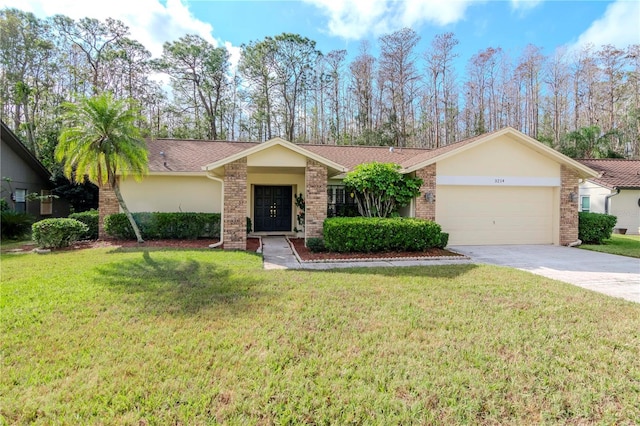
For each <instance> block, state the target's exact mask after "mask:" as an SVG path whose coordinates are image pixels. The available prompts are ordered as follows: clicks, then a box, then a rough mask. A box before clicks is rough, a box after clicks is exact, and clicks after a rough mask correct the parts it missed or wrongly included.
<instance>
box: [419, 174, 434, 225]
mask: <svg viewBox="0 0 640 426" xmlns="http://www.w3.org/2000/svg"><path fill="white" fill-rule="evenodd" d="M416 177H419V178H420V179H422V186H421V187H420V195H418V198H416V217H417V218H420V219H429V220H433V221H435V220H436V165H435V163H434V164H430V165H428V166H427V167H423V168H422V169H419V170H416ZM427 192H431V193H432V194H433V202H431V203H430V202H428V201H427V200H426V199H425V196H424V194H426V193H427Z"/></svg>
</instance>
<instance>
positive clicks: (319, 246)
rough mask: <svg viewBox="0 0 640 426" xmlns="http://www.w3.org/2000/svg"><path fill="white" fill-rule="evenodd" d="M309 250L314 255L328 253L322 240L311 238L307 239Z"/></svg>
mask: <svg viewBox="0 0 640 426" xmlns="http://www.w3.org/2000/svg"><path fill="white" fill-rule="evenodd" d="M307 248H308V249H309V250H311V251H312V252H313V253H322V252H324V251H327V248H326V247H325V246H324V240H323V239H322V238H309V239H307Z"/></svg>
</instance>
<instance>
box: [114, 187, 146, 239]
mask: <svg viewBox="0 0 640 426" xmlns="http://www.w3.org/2000/svg"><path fill="white" fill-rule="evenodd" d="M113 192H115V194H116V198H117V199H118V204H120V208H121V209H122V211H123V212H124V214H125V215H126V216H127V219H129V223H130V224H131V228H133V232H134V233H135V234H136V239H137V240H138V243H144V240H143V239H142V234H140V229H139V228H138V224H137V223H136V221H135V220H133V215H132V214H131V212H130V211H129V208H128V207H127V205H126V203H125V202H124V198H122V194H121V193H120V185H118V184H115V185H113Z"/></svg>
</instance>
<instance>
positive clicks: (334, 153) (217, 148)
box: [147, 134, 487, 172]
mask: <svg viewBox="0 0 640 426" xmlns="http://www.w3.org/2000/svg"><path fill="white" fill-rule="evenodd" d="M485 136H487V135H486V134H485V135H481V136H475V137H473V138H469V139H465V140H463V141H460V142H456V143H453V144H450V145H447V146H444V147H441V148H437V149H427V148H397V147H394V149H393V150H390V149H389V147H385V146H361V145H357V146H354V145H314V144H299V145H298V146H299V147H301V148H304V149H306V150H309V151H311V152H313V153H314V154H317V155H320V156H322V157H324V158H326V159H328V160H331V161H333V162H335V163H338V164H340V165H342V166H345V167H346V168H348V169H349V170H353V168H354V167H355V166H357V165H358V164H362V163H367V162H372V161H377V162H379V163H396V164H400V166H402V167H403V168H405V169H406V168H408V167H411V166H413V165H415V164H419V163H421V162H423V161H426V160H429V159H431V158H434V157H436V156H438V155H440V154H444V153H446V152H449V151H451V150H454V149H456V148H459V147H461V146H463V145H466V144H469V143H471V142H475V141H476V140H478V139H480V138H482V137H485ZM259 144H260V143H259V142H235V141H204V140H192V139H189V140H179V139H154V140H149V141H147V148H148V150H149V171H151V172H201V171H202V170H201V167H202V166H204V165H206V164H210V163H214V162H216V161H219V160H222V159H224V158H226V157H229V156H231V155H233V154H237V153H239V152H241V151H244V150H247V149H249V148H252V147H254V146H256V145H259ZM161 152H163V153H164V156H162V155H160V153H161ZM165 163H166V165H165Z"/></svg>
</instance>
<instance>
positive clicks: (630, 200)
mask: <svg viewBox="0 0 640 426" xmlns="http://www.w3.org/2000/svg"><path fill="white" fill-rule="evenodd" d="M578 161H579V162H580V163H582V164H584V165H585V166H587V167H589V168H591V169H593V170H595V171H596V172H598V173H599V175H598V176H597V177H594V178H589V179H587V180H585V181H584V182H582V183H580V202H579V207H578V208H579V210H580V211H586V212H594V213H607V214H610V215H613V216H616V217H617V218H618V222H617V223H616V229H618V230H620V232H626V233H627V234H634V235H638V234H639V233H640V160H622V159H600V160H578ZM622 230H626V231H622Z"/></svg>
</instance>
